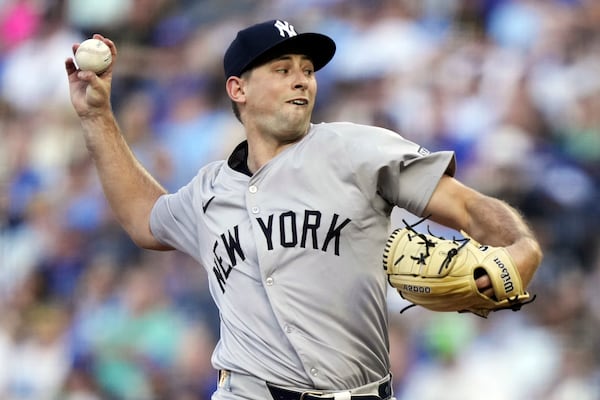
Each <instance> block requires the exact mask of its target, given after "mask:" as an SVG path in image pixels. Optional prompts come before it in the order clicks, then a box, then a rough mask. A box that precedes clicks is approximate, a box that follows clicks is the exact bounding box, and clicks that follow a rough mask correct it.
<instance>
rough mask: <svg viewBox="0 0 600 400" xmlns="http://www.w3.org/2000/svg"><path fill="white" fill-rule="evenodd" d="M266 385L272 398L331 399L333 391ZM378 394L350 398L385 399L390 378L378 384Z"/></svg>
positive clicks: (291, 399)
mask: <svg viewBox="0 0 600 400" xmlns="http://www.w3.org/2000/svg"><path fill="white" fill-rule="evenodd" d="M267 387H268V388H269V391H270V392H271V396H273V399H274V400H323V399H333V397H334V396H333V393H327V392H319V391H315V390H307V391H305V392H300V391H296V390H290V389H284V388H282V387H279V386H274V385H271V384H269V383H268V382H267ZM377 392H378V395H374V394H352V395H351V396H350V399H351V400H387V399H389V398H391V397H392V380H391V379H388V380H387V381H385V382H382V383H381V384H379V387H378V388H377Z"/></svg>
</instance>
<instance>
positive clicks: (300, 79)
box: [293, 69, 309, 89]
mask: <svg viewBox="0 0 600 400" xmlns="http://www.w3.org/2000/svg"><path fill="white" fill-rule="evenodd" d="M308 79H309V78H308V77H307V76H306V74H305V73H304V71H303V70H302V69H298V70H297V71H296V73H295V74H294V81H293V82H294V89H306V88H307V87H308Z"/></svg>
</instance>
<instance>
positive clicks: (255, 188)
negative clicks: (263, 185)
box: [248, 185, 258, 193]
mask: <svg viewBox="0 0 600 400" xmlns="http://www.w3.org/2000/svg"><path fill="white" fill-rule="evenodd" d="M248 191H249V192H250V193H256V192H258V188H257V187H256V186H254V185H252V186H250V187H249V188H248Z"/></svg>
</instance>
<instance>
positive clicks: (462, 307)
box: [383, 222, 535, 317]
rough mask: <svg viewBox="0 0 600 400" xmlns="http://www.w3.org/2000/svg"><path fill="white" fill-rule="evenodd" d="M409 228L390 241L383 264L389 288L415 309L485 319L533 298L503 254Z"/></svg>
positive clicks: (465, 240)
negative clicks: (415, 306) (466, 314)
mask: <svg viewBox="0 0 600 400" xmlns="http://www.w3.org/2000/svg"><path fill="white" fill-rule="evenodd" d="M405 224H406V222H405ZM413 227H414V225H412V226H411V225H408V224H406V227H405V228H402V229H397V230H395V231H394V232H393V233H392V234H391V235H390V237H389V239H388V242H387V244H386V247H385V251H384V255H383V263H384V269H385V270H386V273H387V274H388V280H389V282H390V284H391V285H392V286H393V287H394V288H396V289H397V290H398V292H399V293H400V295H401V296H402V297H403V298H405V299H406V300H408V301H410V302H412V303H413V304H414V305H420V306H423V307H425V308H428V309H430V310H433V311H457V312H471V313H474V314H476V315H479V316H481V317H487V315H488V314H489V313H490V312H491V311H497V310H501V309H512V310H514V311H517V310H519V309H520V308H521V306H523V305H524V304H527V303H529V302H531V301H533V299H534V298H535V296H534V297H531V296H530V295H529V293H527V292H525V291H524V288H523V284H522V281H521V277H520V275H519V272H518V270H517V268H516V266H515V264H514V262H513V260H512V259H511V257H510V255H509V254H508V252H507V251H506V249H504V248H502V247H492V246H481V245H479V244H478V243H476V242H475V241H474V240H472V239H471V238H469V237H466V238H461V239H456V238H454V239H451V240H448V239H444V238H440V237H437V236H434V235H432V234H430V233H429V234H424V233H419V232H417V231H415V230H414V229H413ZM492 289H493V290H492Z"/></svg>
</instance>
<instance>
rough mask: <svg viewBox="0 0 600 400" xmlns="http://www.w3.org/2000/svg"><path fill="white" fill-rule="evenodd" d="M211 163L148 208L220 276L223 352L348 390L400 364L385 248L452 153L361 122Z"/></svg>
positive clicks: (156, 224)
mask: <svg viewBox="0 0 600 400" xmlns="http://www.w3.org/2000/svg"><path fill="white" fill-rule="evenodd" d="M244 151H245V148H244V147H243V146H239V147H238V149H236V151H235V152H234V154H233V155H232V157H231V158H230V160H229V164H228V162H226V161H221V162H215V163H211V164H209V165H207V166H206V167H204V168H202V169H201V170H200V171H199V173H198V175H197V176H196V177H195V178H194V179H193V180H192V181H191V182H190V183H189V184H188V185H187V186H185V187H183V188H182V189H181V190H179V191H178V192H177V193H174V194H168V195H165V196H162V197H161V198H160V199H159V200H158V202H157V203H156V205H155V207H154V209H153V211H152V216H151V229H152V232H153V234H154V236H155V237H156V238H157V239H158V240H160V241H161V242H163V243H166V244H169V245H171V246H173V247H175V248H177V249H179V250H181V251H183V252H185V253H188V254H190V255H191V256H192V257H194V258H195V259H196V260H198V262H199V263H200V264H201V265H202V266H204V268H205V269H206V271H207V272H208V275H209V285H210V291H211V294H212V296H213V298H214V300H215V302H216V305H217V306H218V308H219V310H220V316H221V327H220V332H221V337H220V340H219V342H218V344H217V347H216V349H215V351H214V354H213V357H212V362H213V365H214V366H215V368H217V369H228V370H232V371H237V372H241V373H245V374H249V375H253V376H256V377H258V378H260V379H264V380H266V381H269V382H273V383H276V384H280V385H289V386H296V387H312V388H320V389H338V390H339V389H347V388H352V387H357V386H361V385H364V384H366V383H369V382H373V381H376V380H378V379H380V378H382V377H383V376H385V375H386V374H387V373H388V372H389V368H390V362H389V357H388V342H387V333H386V332H387V330H386V327H387V308H386V303H385V302H386V289H387V281H386V275H385V273H384V270H383V267H382V261H381V257H382V251H383V247H384V244H385V241H386V239H387V236H388V234H389V232H390V214H391V212H392V208H393V206H399V207H402V208H405V209H406V210H408V211H410V212H411V213H413V214H416V215H420V214H421V213H422V212H423V209H424V208H425V206H426V205H427V202H428V201H429V199H430V196H431V194H432V192H433V190H434V189H435V187H436V185H437V183H438V181H439V179H440V177H441V176H442V175H443V174H444V173H445V172H446V173H450V174H452V173H453V172H454V157H453V153H452V152H438V153H431V154H430V153H429V152H428V151H426V150H425V149H423V148H421V147H420V146H419V145H417V144H415V143H412V142H410V141H408V140H405V139H403V138H402V137H401V136H399V135H398V134H396V133H394V132H391V131H388V130H385V129H381V128H375V127H369V126H362V125H356V124H352V123H323V124H317V125H313V126H312V127H311V129H310V132H309V133H308V135H307V136H306V137H305V138H304V139H302V140H301V141H300V142H298V143H296V144H294V145H293V146H290V147H289V148H287V149H285V150H284V151H282V152H281V153H280V154H279V155H277V156H276V157H275V158H273V159H272V160H271V161H269V162H268V163H267V164H266V165H264V166H263V167H262V168H261V169H259V170H258V171H257V172H256V173H255V174H254V175H253V176H252V177H250V176H248V175H246V174H243V173H241V172H238V171H236V170H234V169H233V168H231V165H230V164H231V163H232V162H233V160H234V159H235V158H236V156H237V158H238V159H239V154H242V155H243V154H245V153H244Z"/></svg>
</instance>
